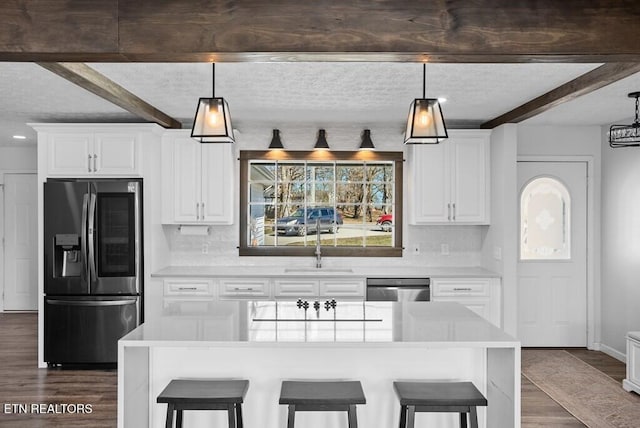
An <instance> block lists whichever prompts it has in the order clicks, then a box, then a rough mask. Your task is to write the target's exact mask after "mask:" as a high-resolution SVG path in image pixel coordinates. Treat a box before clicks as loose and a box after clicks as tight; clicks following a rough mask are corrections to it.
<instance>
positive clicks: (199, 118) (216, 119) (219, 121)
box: [191, 62, 235, 143]
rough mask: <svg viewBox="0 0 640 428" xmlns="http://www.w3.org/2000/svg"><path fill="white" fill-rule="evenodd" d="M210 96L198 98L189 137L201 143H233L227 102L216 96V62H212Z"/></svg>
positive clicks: (233, 138)
mask: <svg viewBox="0 0 640 428" xmlns="http://www.w3.org/2000/svg"><path fill="white" fill-rule="evenodd" d="M212 66H213V69H212V75H213V79H212V87H213V89H212V94H211V98H200V99H199V100H198V107H197V109H196V117H195V119H194V121H193V128H191V137H192V138H195V139H196V140H198V141H200V142H201V143H235V137H234V136H233V127H232V126H231V116H230V115H229V104H227V102H226V101H225V99H224V98H216V95H215V90H216V64H215V62H214V63H212Z"/></svg>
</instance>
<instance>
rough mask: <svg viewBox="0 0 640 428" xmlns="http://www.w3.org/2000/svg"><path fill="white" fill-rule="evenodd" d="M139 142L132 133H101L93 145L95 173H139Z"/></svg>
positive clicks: (131, 174)
mask: <svg viewBox="0 0 640 428" xmlns="http://www.w3.org/2000/svg"><path fill="white" fill-rule="evenodd" d="M138 147H139V145H138V142H137V138H136V135H135V134H131V133H99V134H96V135H95V139H94V145H93V156H94V160H93V161H94V167H95V171H94V172H95V173H97V174H104V175H127V176H134V175H139V173H140V171H139V168H138V162H139V156H138Z"/></svg>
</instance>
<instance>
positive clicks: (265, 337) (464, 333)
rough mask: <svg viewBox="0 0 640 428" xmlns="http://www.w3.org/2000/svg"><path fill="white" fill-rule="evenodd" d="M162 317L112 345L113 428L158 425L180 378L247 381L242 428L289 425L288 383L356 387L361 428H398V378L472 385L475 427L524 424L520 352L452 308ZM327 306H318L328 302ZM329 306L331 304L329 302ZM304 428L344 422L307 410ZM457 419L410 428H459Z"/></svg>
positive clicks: (268, 306) (237, 304)
mask: <svg viewBox="0 0 640 428" xmlns="http://www.w3.org/2000/svg"><path fill="white" fill-rule="evenodd" d="M188 303H189V304H188V305H187V304H180V303H179V302H178V303H176V304H175V305H172V306H167V307H165V308H164V310H163V313H162V316H161V317H160V318H159V319H156V320H155V321H154V322H153V323H145V324H143V325H142V326H140V327H138V328H137V329H136V330H134V331H132V332H131V333H129V334H128V335H127V336H125V337H123V338H122V339H121V340H120V341H119V349H118V352H119V355H118V363H119V366H118V367H119V368H118V426H119V427H142V426H149V427H161V426H164V421H165V415H166V405H160V404H156V402H155V400H156V397H157V395H158V394H159V393H160V391H162V389H163V388H164V387H165V386H166V385H167V383H168V382H169V381H170V380H171V379H176V378H227V379H228V378H244V379H248V380H249V381H250V387H249V392H248V394H247V397H246V400H245V403H244V408H243V413H244V419H245V425H246V426H248V427H264V428H278V427H284V426H286V408H285V406H280V405H278V396H279V392H280V384H281V382H282V380H285V379H289V380H291V379H355V380H360V381H361V382H362V386H363V389H364V392H365V395H366V398H367V404H366V405H361V406H358V420H359V422H360V426H363V427H372V428H377V427H380V428H383V427H391V426H396V425H397V423H398V417H399V410H400V406H399V404H398V402H397V399H396V397H395V396H394V393H393V387H392V382H393V381H394V380H438V381H443V380H445V381H446V380H450V381H458V380H470V381H472V382H473V383H474V384H475V385H476V387H477V388H478V389H479V390H480V391H481V392H482V393H483V394H484V395H485V396H486V397H487V399H488V402H489V405H488V407H487V408H479V411H478V418H479V424H480V427H505V428H508V427H519V426H520V343H519V342H518V341H517V340H516V339H514V338H513V337H511V336H509V335H507V334H506V333H504V332H503V331H502V330H500V329H498V328H496V327H495V326H493V325H492V324H491V323H489V322H488V321H486V320H484V319H483V318H481V317H479V316H478V315H476V314H475V313H473V312H472V311H470V310H468V309H467V308H465V307H463V306H462V305H460V304H457V303H444V302H411V303H396V302H393V303H392V302H353V301H351V302H349V301H338V302H322V303H320V304H319V305H316V306H315V307H314V305H313V303H314V302H310V305H309V306H308V307H307V308H305V306H306V305H304V304H302V303H303V302H296V301H277V302H276V301H213V302H204V303H202V304H200V305H197V304H193V302H188ZM325 303H326V304H325ZM332 303H335V304H332ZM225 417H226V416H225V414H224V412H200V411H197V412H196V411H193V412H185V424H186V425H187V426H194V427H204V426H226V419H225ZM296 419H297V421H296V423H297V424H299V426H301V427H307V428H315V427H318V428H320V427H327V426H332V427H345V428H346V426H347V421H346V417H345V416H344V414H342V413H333V412H323V413H314V412H308V413H307V412H305V413H302V414H300V416H299V417H297V418H296ZM457 421H458V418H457V415H455V414H428V413H421V414H419V415H417V416H416V422H417V426H420V425H419V424H423V423H428V425H427V426H438V427H454V426H458V425H457V423H458V422H457Z"/></svg>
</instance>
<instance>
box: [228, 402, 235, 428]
mask: <svg viewBox="0 0 640 428" xmlns="http://www.w3.org/2000/svg"><path fill="white" fill-rule="evenodd" d="M235 410H236V409H235V405H234V404H229V406H227V417H228V420H229V428H236V412H235Z"/></svg>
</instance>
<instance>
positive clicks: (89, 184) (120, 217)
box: [44, 179, 143, 366]
mask: <svg viewBox="0 0 640 428" xmlns="http://www.w3.org/2000/svg"><path fill="white" fill-rule="evenodd" d="M142 254H143V251H142V180H136V179H104V180H53V179H49V180H48V181H47V182H46V183H44V260H45V266H44V272H45V280H44V293H45V296H44V299H45V301H44V360H45V361H46V362H47V363H48V364H49V365H50V366H52V365H67V364H74V365H77V364H105V363H106V364H112V363H115V362H116V361H117V357H118V347H117V342H118V339H119V338H121V337H122V336H124V335H125V334H126V333H128V332H129V331H131V330H133V329H134V328H135V327H137V326H138V325H139V324H140V323H141V322H142V320H143V312H142V309H143V308H142V297H143V269H142V267H143V255H142Z"/></svg>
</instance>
